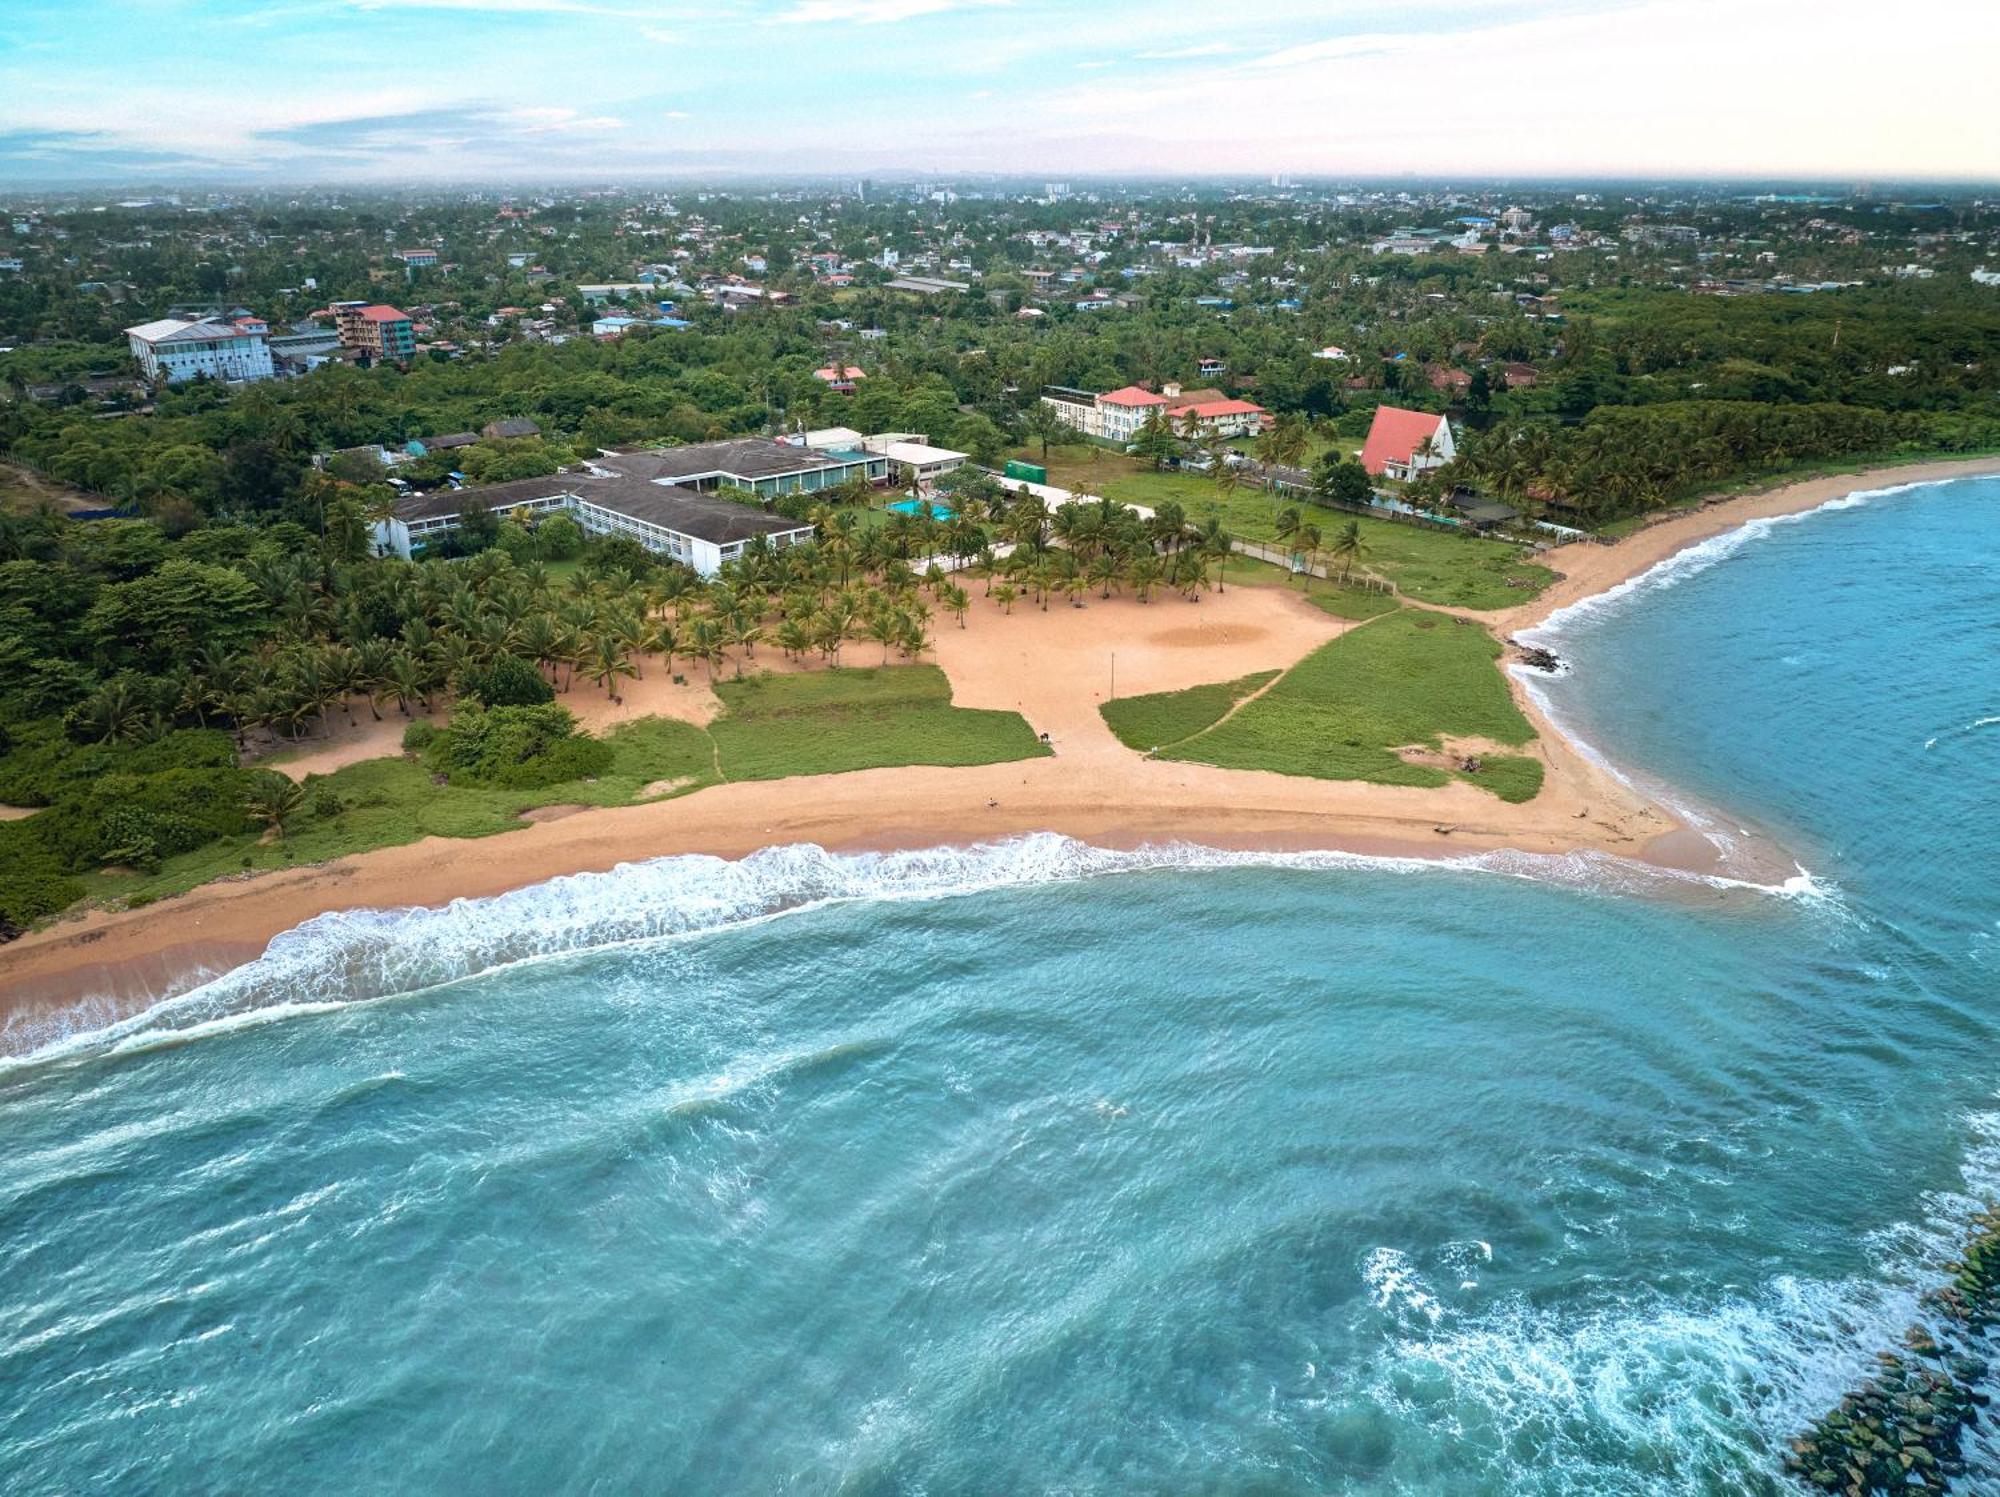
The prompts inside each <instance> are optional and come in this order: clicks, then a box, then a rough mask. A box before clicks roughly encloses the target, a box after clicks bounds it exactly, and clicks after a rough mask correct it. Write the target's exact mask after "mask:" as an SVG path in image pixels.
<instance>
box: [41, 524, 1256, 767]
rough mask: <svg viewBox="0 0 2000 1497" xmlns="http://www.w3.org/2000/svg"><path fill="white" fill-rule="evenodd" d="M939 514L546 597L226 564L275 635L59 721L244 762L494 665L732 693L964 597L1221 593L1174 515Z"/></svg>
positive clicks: (590, 577)
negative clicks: (265, 745)
mask: <svg viewBox="0 0 2000 1497" xmlns="http://www.w3.org/2000/svg"><path fill="white" fill-rule="evenodd" d="M950 511H951V512H950V513H949V515H948V516H941V515H939V514H937V513H934V512H930V511H928V510H920V511H919V512H918V513H916V514H912V515H892V516H889V517H887V518H886V519H881V518H870V517H868V516H865V515H863V514H861V513H859V512H856V511H854V510H851V509H833V508H830V507H829V508H826V509H823V510H820V511H816V512H815V514H814V515H813V519H814V522H815V524H816V526H817V529H818V537H817V539H816V540H815V541H814V542H812V543H809V544H805V545H798V546H790V547H786V548H783V549H774V548H772V547H771V546H770V545H769V544H768V543H766V542H765V541H763V540H761V539H759V540H757V541H753V542H752V543H751V544H750V545H749V546H748V547H746V549H745V552H744V554H743V556H742V557H741V558H739V559H737V560H735V561H732V562H730V563H729V564H728V565H727V566H725V567H724V569H723V571H722V573H721V575H720V576H718V577H716V578H713V579H708V580H704V579H702V578H700V577H698V576H696V575H695V574H694V573H693V572H691V571H689V570H688V569H686V568H684V567H679V566H664V567H654V566H649V565H641V566H639V567H636V568H632V569H627V568H626V559H624V558H620V557H619V556H618V555H617V554H616V553H614V552H610V551H606V552H605V553H603V554H602V555H601V556H600V557H597V558H592V559H587V560H586V562H585V563H584V564H583V565H581V566H579V567H577V568H575V569H574V570H571V571H569V572H568V574H567V575H566V576H563V577H560V578H558V577H557V576H556V575H554V574H552V573H551V572H550V570H549V569H548V567H547V566H545V565H544V564H542V563H540V562H537V561H528V562H519V561H516V560H514V559H513V558H512V557H510V556H509V555H508V554H507V553H506V552H504V551H502V550H498V549H492V550H487V551H482V552H480V553H478V554H476V555H474V556H470V557H462V558H458V559H455V560H450V561H434V562H426V563H422V564H416V565H412V564H409V563H405V562H400V561H396V560H393V559H383V558H371V559H368V560H364V561H360V562H354V563H349V564H344V565H332V566H329V565H327V564H326V562H325V559H324V558H323V557H320V556H316V555H300V556H282V555H268V554H264V555H258V556H256V557H253V558H252V559H250V560H247V561H245V562H243V563H242V564H241V570H242V572H243V575H244V576H245V577H246V578H247V579H248V580H249V581H250V582H251V583H252V584H253V586H255V587H256V588H257V589H258V591H259V592H260V594H261V595H262V596H263V598H264V601H265V604H266V606H267V607H268V609H269V611H270V615H271V617H272V619H273V621H274V624H275V627H274V628H273V629H272V630H271V631H270V633H269V635H268V637H267V638H265V639H264V640H263V641H262V642H261V643H259V644H258V645H257V646H255V647H254V648H251V649H247V650H234V651H231V650H225V649H223V648H220V647H218V646H216V645H213V644H211V645H206V646H198V647H194V648H191V649H190V650H189V651H187V652H185V653H183V654H181V655H180V656H178V657H177V658H176V659H175V660H174V661H173V663H172V664H171V665H170V666H169V667H167V669H166V670H164V671H163V672H162V673H161V674H159V675H157V676H152V677H145V676H139V675H135V674H131V673H127V674H123V675H119V676H116V677H113V678H112V679H110V680H108V681H106V682H104V683H103V684H102V685H100V686H99V687H98V688H97V689H96V690H95V691H94V692H92V693H91V694H90V695H89V696H88V697H87V698H86V699H85V700H83V701H82V702H81V703H80V704H79V705H78V706H77V707H76V708H75V710H74V711H73V712H72V713H71V714H70V723H71V727H72V731H74V732H76V733H77V735H78V736H79V737H83V738H86V739H94V740H104V739H140V738H146V737H150V736H153V735H156V734H157V733H160V732H164V731H165V730H166V729H167V728H169V727H171V726H173V725H174V724H177V723H180V724H192V725H198V726H204V727H206V726H227V727H229V728H231V729H232V730H233V731H234V732H235V734H236V736H237V739H238V742H239V745H241V746H245V747H247V746H248V745H249V744H250V742H251V741H252V740H253V739H255V740H258V741H267V740H290V739H297V738H300V737H304V736H308V735H310V734H312V733H314V732H315V731H324V729H325V728H326V727H327V725H328V722H329V719H330V718H331V717H332V716H334V715H335V714H341V715H344V716H345V717H346V719H347V721H348V723H349V724H350V725H357V724H358V721H359V712H360V710H361V709H362V708H363V707H365V708H366V709H367V710H368V711H369V712H370V713H372V714H373V715H374V717H375V718H376V720H378V721H380V720H381V719H382V718H383V715H384V713H385V712H386V711H388V710H391V709H393V710H395V711H397V712H400V713H401V714H403V715H404V716H406V717H414V716H416V715H418V714H420V713H428V712H429V711H430V710H431V708H432V706H433V704H434V702H435V701H436V700H437V699H438V697H439V696H440V695H443V694H447V693H450V692H453V691H456V690H457V689H459V687H460V685H461V683H462V682H464V681H465V680H466V678H467V677H468V676H469V675H471V674H472V673H474V672H477V671H481V670H484V669H486V668H487V667H490V666H491V665H492V664H493V663H494V662H495V660H497V659H498V658H499V657H501V656H513V657H516V658H518V659H520V660H523V661H527V662H529V663H531V664H532V665H533V666H535V667H536V668H537V670H538V671H539V672H540V673H541V675H542V677H543V679H544V680H546V681H547V682H548V684H549V686H550V687H551V688H552V689H553V690H555V691H557V692H562V693H567V692H568V691H570V690H571V689H572V688H573V687H574V686H575V684H576V683H577V682H578V681H579V680H587V681H590V682H594V683H595V684H596V685H598V686H599V687H601V688H602V689H603V690H604V691H605V692H606V693H607V694H610V695H613V696H616V695H617V693H618V690H619V686H620V683H621V682H623V681H625V680H628V679H635V678H639V677H642V676H643V674H644V672H645V669H646V665H647V662H648V657H657V658H658V659H659V661H660V662H661V663H662V664H663V665H664V667H665V669H666V670H667V671H668V672H669V673H671V672H672V671H673V670H674V668H675V665H676V663H677V662H678V661H685V662H688V663H690V664H692V663H696V662H699V663H700V664H701V665H702V666H703V667H704V668H705V670H706V671H707V673H708V675H709V678H710V679H711V680H712V679H714V677H715V675H716V673H717V671H718V670H719V669H720V668H722V667H723V666H724V665H725V664H726V663H728V662H729V661H731V660H732V658H733V661H734V664H735V670H736V674H737V675H738V676H739V677H740V676H741V675H742V673H743V668H744V665H745V663H746V662H748V661H752V660H754V659H755V657H756V650H757V647H758V646H759V645H760V644H764V643H767V642H768V643H770V644H772V645H775V646H776V647H777V648H778V649H779V650H781V651H783V652H784V653H785V654H786V655H787V656H789V657H792V658H795V659H800V660H804V659H808V658H811V657H813V656H818V657H819V658H821V659H822V660H824V661H826V662H828V663H830V664H833V665H839V664H841V663H842V657H843V650H844V648H845V646H846V645H847V644H848V643H850V642H852V641H856V640H862V641H867V642H869V643H873V644H878V645H880V646H881V650H882V654H881V660H882V662H883V663H885V664H886V663H887V662H888V661H889V659H890V655H891V652H892V651H893V652H898V653H900V654H901V655H902V657H903V658H905V659H916V658H918V657H920V656H921V655H922V654H923V653H924V652H925V651H926V650H928V649H929V648H930V647H931V644H932V642H933V640H932V633H931V629H932V620H933V616H934V613H935V612H943V613H948V614H950V615H952V616H953V617H954V618H955V619H956V620H957V623H958V625H959V627H961V628H963V627H964V626H965V620H966V615H967V613H968V611H969V609H970V607H971V595H970V594H969V592H968V591H967V589H966V587H965V586H963V585H962V583H961V580H959V579H964V578H972V579H977V580H983V582H984V584H985V590H984V596H985V597H987V598H988V599H990V600H991V601H992V602H993V604H994V605H995V606H996V607H998V608H999V609H1000V610H1001V611H1003V612H1011V611H1012V610H1013V607H1014V605H1015V604H1016V603H1017V602H1018V601H1020V600H1022V599H1024V598H1026V599H1031V600H1032V601H1033V602H1034V603H1036V604H1037V605H1039V606H1040V607H1041V608H1043V609H1046V608H1048V606H1049V604H1050V601H1051V599H1052V598H1054V597H1057V596H1062V595H1066V596H1068V597H1069V598H1070V599H1071V601H1073V602H1080V601H1081V600H1082V599H1083V597H1084V596H1085V595H1086V594H1087V593H1089V592H1091V591H1095V592H1096V593H1097V594H1098V595H1099V596H1100V597H1106V598H1108V597H1110V596H1111V595H1112V594H1114V593H1119V592H1123V591H1125V590H1127V589H1130V590H1131V592H1132V593H1133V594H1134V595H1135V596H1136V597H1137V598H1138V599H1139V600H1140V601H1142V602H1143V601H1150V600H1151V598H1152V597H1153V595H1154V594H1155V593H1156V592H1157V591H1158V590H1159V589H1161V588H1162V587H1171V588H1174V589H1177V590H1178V591H1180V592H1181V593H1182V594H1183V595H1185V596H1189V597H1193V596H1196V595H1197V594H1198V593H1199V592H1200V591H1201V590H1202V589H1204V588H1206V587H1208V586H1210V585H1211V584H1213V585H1215V586H1218V587H1219V586H1221V585H1222V582H1223V575H1222V569H1223V565H1224V563H1225V562H1226V561H1227V559H1228V557H1229V555H1230V541H1229V536H1228V535H1227V533H1226V532H1224V531H1223V530H1222V528H1221V526H1220V524H1219V522H1216V521H1213V520H1211V521H1209V522H1208V524H1207V525H1206V526H1204V527H1199V528H1197V527H1193V526H1190V525H1189V524H1188V522H1187V518H1186V515H1185V514H1184V512H1183V511H1182V510H1181V508H1180V507H1179V506H1178V505H1175V504H1171V503H1169V504H1163V505H1162V506H1160V508H1159V510H1158V511H1157V512H1156V513H1154V514H1153V515H1151V516H1144V515H1141V514H1140V513H1138V512H1137V511H1135V510H1133V509H1130V508H1128V507H1127V506H1125V505H1122V504H1117V503H1113V502H1110V501H1093V502H1090V503H1077V504H1070V505H1065V506H1063V507H1061V508H1059V509H1056V510H1053V511H1052V510H1050V508H1049V507H1048V506H1047V505H1046V504H1045V503H1043V501H1041V500H1040V499H1038V498H1035V497H1033V496H1028V495H1009V494H1006V493H1004V492H1002V491H1000V490H999V489H997V488H993V489H991V490H990V491H988V492H984V493H982V492H980V491H977V490H973V489H969V490H967V491H966V492H964V493H961V494H956V495H953V496H952V498H951V501H950Z"/></svg>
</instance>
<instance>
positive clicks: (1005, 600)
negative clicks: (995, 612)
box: [991, 582, 1021, 614]
mask: <svg viewBox="0 0 2000 1497" xmlns="http://www.w3.org/2000/svg"><path fill="white" fill-rule="evenodd" d="M991 592H992V597H993V601H994V602H995V603H998V604H999V605H1000V611H1001V612H1002V613H1009V614H1011V613H1012V612H1013V611H1014V600H1015V599H1016V598H1018V597H1020V596H1021V593H1020V590H1019V589H1018V588H1016V587H1015V586H1014V584H1013V583H1011V582H1003V583H1001V584H1000V585H999V586H998V587H996V588H993V589H992V590H991Z"/></svg>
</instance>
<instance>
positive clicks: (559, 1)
mask: <svg viewBox="0 0 2000 1497" xmlns="http://www.w3.org/2000/svg"><path fill="white" fill-rule="evenodd" d="M345 3H346V4H347V5H348V6H349V7H350V8H352V9H354V10H472V11H482V12H485V13H487V14H490V15H543V14H547V15H566V16H617V17H621V18H623V19H626V20H641V19H643V18H645V17H646V16H647V15H649V14H650V12H648V11H644V10H634V9H631V8H630V7H624V6H612V5H598V4H594V3H592V0H345Z"/></svg>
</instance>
